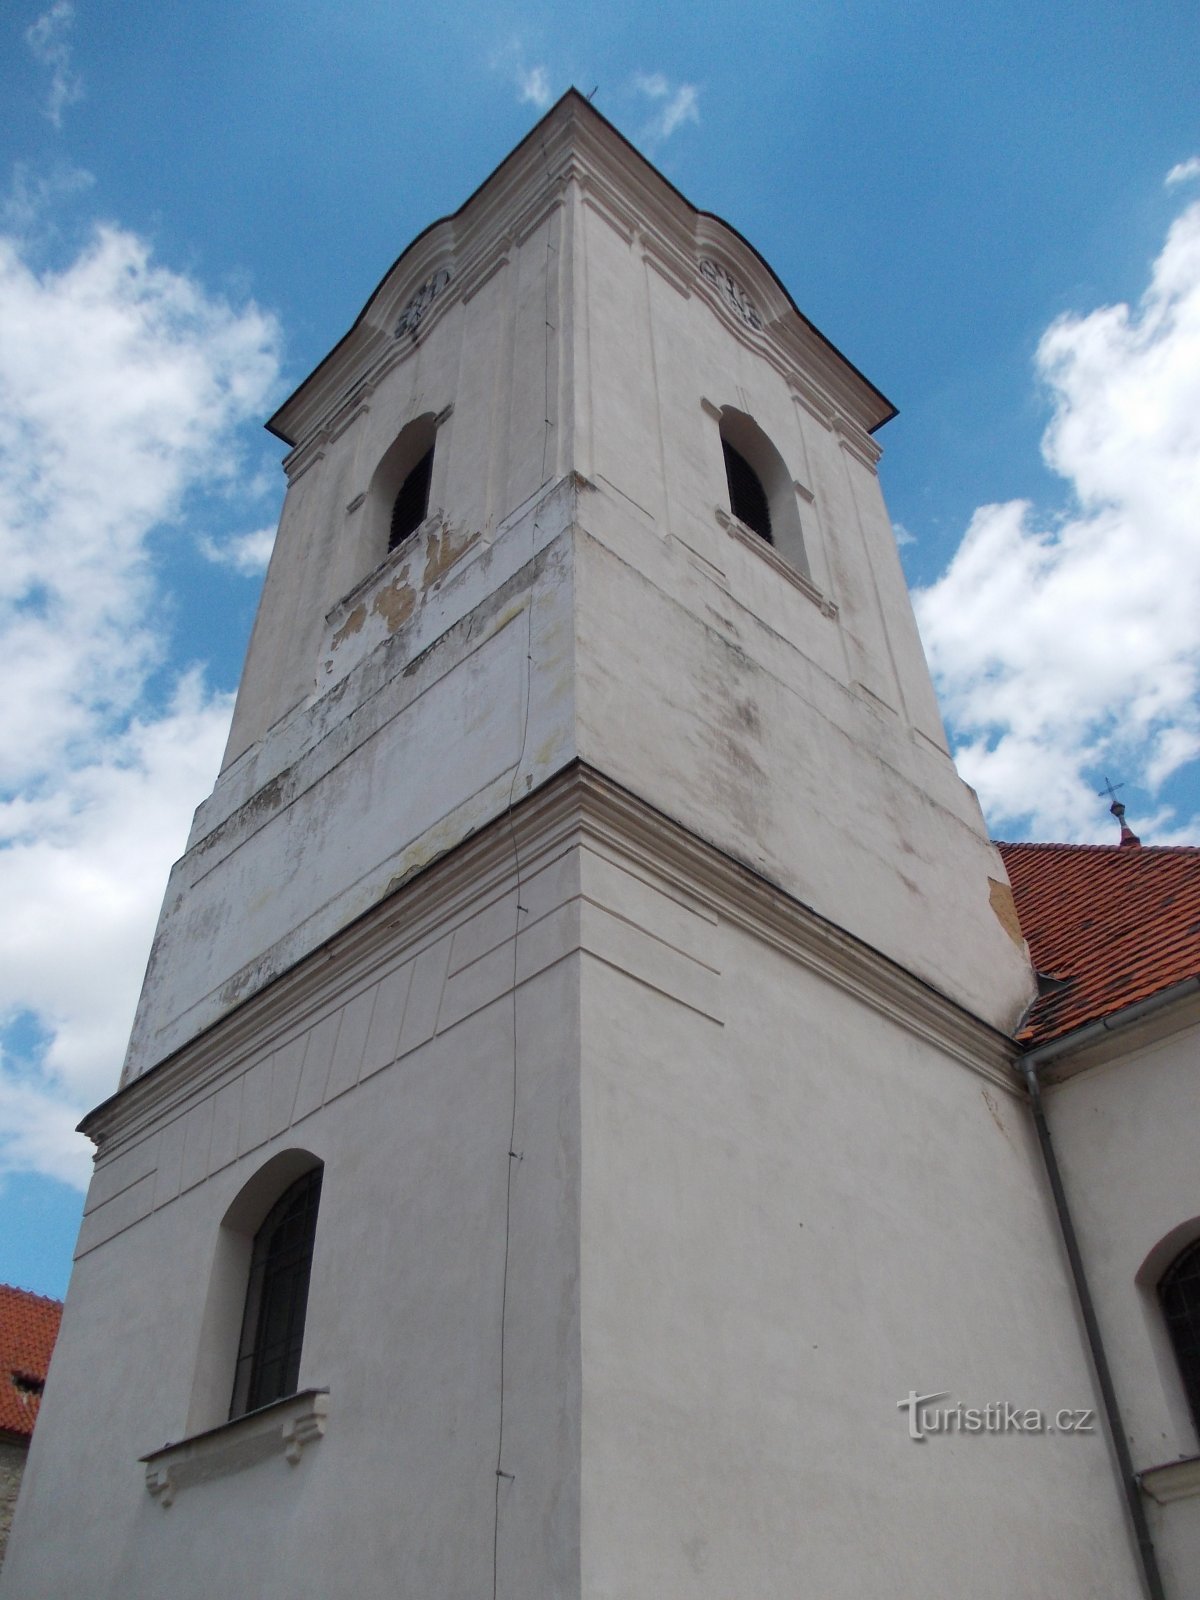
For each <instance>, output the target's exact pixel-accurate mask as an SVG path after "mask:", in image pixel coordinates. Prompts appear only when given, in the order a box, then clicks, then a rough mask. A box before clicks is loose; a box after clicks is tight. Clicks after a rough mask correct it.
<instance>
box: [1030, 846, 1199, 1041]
mask: <svg viewBox="0 0 1200 1600" xmlns="http://www.w3.org/2000/svg"><path fill="white" fill-rule="evenodd" d="M999 849H1000V854H1001V855H1002V856H1003V857H1004V864H1005V866H1006V867H1007V868H1008V876H1009V881H1010V882H1011V883H1012V889H1013V897H1014V899H1015V900H1016V903H1017V914H1018V915H1019V917H1020V919H1021V930H1022V932H1023V933H1024V935H1025V938H1026V939H1027V940H1028V943H1029V953H1030V955H1031V956H1032V958H1033V964H1034V966H1035V967H1036V968H1037V970H1038V972H1039V973H1042V974H1043V975H1045V976H1046V977H1049V978H1051V979H1058V980H1060V984H1057V985H1054V986H1052V987H1050V990H1049V992H1048V993H1046V994H1043V995H1041V996H1040V997H1039V999H1038V1000H1037V1001H1036V1002H1035V1003H1034V1006H1033V1008H1032V1010H1031V1012H1030V1014H1029V1016H1028V1017H1027V1018H1026V1022H1025V1025H1024V1027H1022V1028H1021V1029H1020V1031H1019V1032H1018V1034H1017V1037H1018V1039H1020V1040H1022V1041H1023V1042H1035V1043H1039V1044H1041V1043H1045V1042H1046V1041H1047V1040H1049V1039H1056V1038H1058V1037H1060V1036H1061V1035H1062V1034H1064V1033H1069V1032H1071V1031H1072V1029H1074V1028H1079V1027H1082V1026H1083V1025H1084V1024H1085V1023H1088V1022H1093V1021H1096V1020H1097V1019H1098V1018H1100V1017H1105V1016H1109V1015H1111V1013H1113V1012H1115V1011H1120V1010H1122V1009H1123V1008H1124V1007H1125V1006H1129V1005H1133V1004H1134V1003H1135V1002H1137V1001H1139V1000H1146V999H1148V998H1149V997H1150V996H1151V995H1154V994H1158V993H1160V992H1161V991H1162V990H1164V989H1169V988H1171V987H1172V986H1173V985H1174V984H1177V983H1181V982H1182V981H1183V980H1184V979H1185V978H1191V977H1195V976H1197V975H1200V849H1198V848H1195V847H1193V846H1143V847H1141V848H1136V847H1135V848H1130V847H1128V846H1121V845H1078V844H1001V845H1000V846H999Z"/></svg>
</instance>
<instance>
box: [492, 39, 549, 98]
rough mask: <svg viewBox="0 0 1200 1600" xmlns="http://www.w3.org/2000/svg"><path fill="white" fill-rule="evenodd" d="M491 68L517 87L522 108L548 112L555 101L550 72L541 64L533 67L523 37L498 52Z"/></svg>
mask: <svg viewBox="0 0 1200 1600" xmlns="http://www.w3.org/2000/svg"><path fill="white" fill-rule="evenodd" d="M489 64H490V66H491V69H492V71H493V72H498V73H500V74H502V75H503V76H504V77H505V78H507V79H508V80H509V82H510V83H511V84H512V85H513V87H514V88H515V89H516V91H517V101H518V103H519V104H520V105H531V106H534V107H536V109H537V110H538V111H544V110H545V109H546V107H547V106H548V105H549V104H550V102H551V100H552V99H553V98H554V95H553V91H552V90H551V88H550V73H549V70H548V69H547V68H546V67H545V66H544V65H543V64H542V63H541V62H537V63H535V64H534V65H533V66H530V65H529V58H528V53H527V51H526V48H525V43H524V40H523V39H522V38H521V37H520V36H519V35H515V36H514V37H512V38H511V39H509V40H508V42H507V43H506V44H503V45H501V46H500V48H499V49H497V50H494V51H493V52H492V57H491V61H490V63H489Z"/></svg>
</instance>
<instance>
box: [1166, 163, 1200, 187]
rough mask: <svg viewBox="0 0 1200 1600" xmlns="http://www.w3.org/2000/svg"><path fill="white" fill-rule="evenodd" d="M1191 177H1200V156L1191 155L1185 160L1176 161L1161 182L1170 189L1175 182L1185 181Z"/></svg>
mask: <svg viewBox="0 0 1200 1600" xmlns="http://www.w3.org/2000/svg"><path fill="white" fill-rule="evenodd" d="M1192 178H1200V156H1191V157H1189V158H1188V160H1187V161H1179V162H1176V164H1175V165H1174V166H1173V167H1172V168H1171V170H1170V172H1168V173H1167V175H1166V177H1165V178H1164V179H1163V182H1164V183H1165V184H1166V186H1167V188H1168V189H1172V188H1174V186H1175V185H1176V184H1177V183H1187V182H1188V181H1189V180H1190V179H1192Z"/></svg>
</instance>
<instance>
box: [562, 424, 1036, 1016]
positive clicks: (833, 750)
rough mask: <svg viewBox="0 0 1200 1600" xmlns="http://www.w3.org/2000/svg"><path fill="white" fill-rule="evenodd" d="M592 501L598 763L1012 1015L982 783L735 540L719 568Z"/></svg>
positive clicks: (580, 699) (592, 701)
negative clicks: (851, 666) (831, 659)
mask: <svg viewBox="0 0 1200 1600" xmlns="http://www.w3.org/2000/svg"><path fill="white" fill-rule="evenodd" d="M717 453H718V458H719V450H718V452H717ZM580 510H581V524H582V528H581V531H580V533H579V535H578V548H577V555H576V587H577V593H578V596H579V599H578V606H579V615H578V623H577V627H578V643H577V660H578V683H577V688H576V705H577V714H578V723H579V733H578V740H579V750H580V754H581V755H582V756H583V757H584V759H585V760H588V761H590V762H592V763H593V764H594V765H596V766H598V767H600V768H601V769H602V770H604V771H606V772H608V773H611V774H612V775H613V776H614V777H615V778H617V779H618V780H619V781H620V782H621V783H623V784H625V785H626V786H627V787H629V788H631V789H632V790H634V791H635V792H636V793H638V794H640V795H643V796H645V797H646V798H647V799H649V800H651V801H652V802H653V803H655V804H656V805H658V806H660V807H661V808H662V809H663V810H664V811H667V812H669V813H670V814H671V815H673V816H676V817H678V818H679V819H680V820H681V821H683V822H684V824H685V825H686V826H688V827H690V828H692V829H693V830H694V831H696V832H697V833H699V834H700V835H701V836H702V837H704V838H707V839H711V840H713V841H714V842H716V843H717V844H719V845H720V846H721V847H722V848H723V849H725V850H727V851H729V852H730V853H731V854H733V855H735V856H737V857H738V858H739V859H740V860H743V861H745V862H746V863H747V864H748V865H750V866H751V867H753V868H754V869H755V870H756V871H759V872H762V873H764V874H765V875H766V876H767V877H769V878H770V879H772V880H773V881H774V882H776V883H779V884H780V885H781V886H783V887H784V888H785V889H787V890H788V892H790V893H792V894H794V895H796V896H797V897H798V898H800V899H801V900H803V901H805V902H806V903H807V904H809V905H811V906H813V908H814V909H815V910H817V911H819V912H820V913H821V914H822V915H823V916H825V917H828V918H829V919H830V920H832V921H833V922H835V923H836V924H837V925H838V926H840V927H843V928H846V929H847V930H849V931H850V932H852V933H854V934H855V935H857V936H858V937H859V938H862V939H865V940H866V941H867V942H868V943H870V944H872V945H874V946H875V947H876V948H877V949H879V950H882V951H884V952H885V953H886V954H888V955H890V956H891V957H892V958H893V959H894V960H896V961H899V962H900V963H902V964H903V965H904V966H906V967H908V968H909V969H910V970H911V971H913V972H916V973H918V974H919V975H920V976H921V977H923V978H924V979H925V980H926V981H928V982H930V983H932V984H933V985H934V986H935V987H936V988H938V989H940V990H941V991H942V992H944V993H946V994H948V995H951V996H952V997H954V998H955V999H957V1000H958V1001H960V1003H962V1004H964V1005H966V1006H968V1007H969V1008H970V1009H971V1010H973V1011H975V1012H976V1014H977V1015H979V1016H982V1017H984V1018H985V1019H986V1020H988V1021H989V1022H991V1023H992V1024H993V1025H994V1026H996V1027H1000V1028H1007V1027H1008V1026H1010V1025H1011V1023H1012V1022H1013V1020H1014V1018H1015V1016H1016V1015H1017V1014H1018V1012H1019V1009H1020V1007H1021V1006H1022V1005H1023V1003H1024V1000H1025V997H1026V994H1027V991H1028V988H1029V985H1030V982H1031V979H1030V973H1029V967H1028V962H1027V959H1026V957H1025V952H1024V949H1023V946H1022V945H1020V944H1017V943H1014V941H1013V940H1012V938H1011V936H1010V935H1009V934H1008V933H1007V932H1006V931H1005V929H1004V927H1003V926H1002V924H1001V922H1000V920H999V918H998V917H997V915H996V913H995V912H994V910H993V908H992V901H991V896H992V893H993V884H995V883H999V884H1006V882H1007V880H1006V878H1005V875H1004V871H1003V867H1002V866H1001V864H1000V862H999V860H998V857H997V855H996V852H995V851H994V849H993V848H992V846H991V845H990V843H989V842H988V840H987V838H986V835H985V833H984V829H983V824H982V818H981V817H980V815H979V810H978V806H977V804H976V801H975V797H974V795H973V793H972V792H971V791H970V790H969V789H967V787H966V786H965V785H964V784H963V783H962V782H961V780H960V779H959V778H958V776H957V774H956V773H955V771H954V768H953V766H952V765H951V763H950V761H949V758H948V757H947V756H945V755H944V754H942V753H941V752H940V751H939V750H937V749H935V748H934V747H933V745H932V744H931V743H930V742H929V741H928V740H927V739H925V738H924V737H923V736H922V735H921V734H920V733H919V731H916V730H914V729H913V728H912V727H911V726H910V725H908V724H907V723H906V722H905V721H904V720H903V719H902V718H901V717H900V716H899V715H898V714H896V713H895V712H893V711H891V710H889V709H888V708H886V707H884V706H882V705H881V704H879V703H878V702H876V701H875V700H874V699H873V698H871V697H864V696H863V695H861V694H860V693H858V692H856V690H855V688H854V686H853V685H850V684H847V683H846V682H844V681H843V680H841V679H839V677H838V676H837V675H836V674H835V673H834V672H832V671H830V670H829V669H828V666H827V665H823V664H822V661H821V657H822V655H823V654H825V655H829V656H832V655H834V654H835V653H836V650H837V641H836V632H837V623H836V621H834V620H832V619H830V618H828V617H825V616H823V615H822V614H821V612H820V610H819V609H818V608H817V607H816V606H815V605H813V603H812V602H811V601H810V600H809V599H808V598H807V597H806V596H805V595H803V594H802V593H800V592H799V591H798V590H796V589H795V588H793V587H792V586H791V585H789V584H787V583H786V582H785V581H783V580H780V579H779V578H778V577H777V575H776V574H775V573H774V572H773V571H772V570H771V569H769V568H766V567H764V566H763V564H762V563H761V561H760V559H759V557H758V556H757V555H756V554H755V553H754V552H753V551H752V550H748V549H746V548H745V547H744V546H743V545H742V544H741V543H740V542H737V541H735V540H733V539H731V538H730V537H729V536H728V535H727V534H721V537H722V538H723V539H724V541H725V549H724V550H723V551H722V552H721V557H722V559H723V561H724V562H725V572H724V573H723V574H722V577H721V578H720V579H718V578H716V577H714V576H713V575H712V573H711V572H709V571H708V570H705V569H704V568H700V567H697V565H696V564H695V563H694V562H693V561H692V560H691V559H690V557H689V554H688V552H687V550H686V549H685V548H684V546H683V545H682V543H681V542H680V541H663V540H659V539H657V538H656V537H655V533H654V531H653V530H652V529H650V528H648V527H647V526H646V525H645V524H639V523H638V522H637V520H636V519H635V518H633V517H632V516H629V515H627V514H626V513H625V510H624V507H621V506H618V505H617V503H616V501H615V497H613V496H611V495H608V496H606V495H605V494H604V493H603V492H602V491H600V492H597V493H595V494H592V495H589V496H584V497H583V499H582V500H581V506H580ZM718 532H720V530H718ZM766 588H773V589H774V590H775V591H776V592H775V593H774V594H773V595H772V596H771V601H772V603H773V609H774V611H775V613H776V615H775V618H774V621H773V622H772V621H770V620H767V617H766V616H764V613H767V615H768V616H769V615H770V610H771V607H769V606H768V604H767V602H766V600H765V599H762V598H761V596H762V591H763V590H764V589H766Z"/></svg>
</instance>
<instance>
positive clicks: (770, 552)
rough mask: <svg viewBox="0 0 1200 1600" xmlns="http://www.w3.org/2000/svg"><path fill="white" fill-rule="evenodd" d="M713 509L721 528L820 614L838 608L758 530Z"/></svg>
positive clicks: (831, 613)
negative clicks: (757, 531)
mask: <svg viewBox="0 0 1200 1600" xmlns="http://www.w3.org/2000/svg"><path fill="white" fill-rule="evenodd" d="M716 511H717V521H718V522H719V523H720V524H721V526H722V527H723V528H724V529H725V532H726V533H728V534H731V535H732V536H733V537H734V538H735V539H737V540H738V541H739V542H740V543H742V544H744V545H745V546H746V548H747V549H749V550H753V551H754V553H755V555H756V556H758V558H759V560H761V561H765V562H766V563H767V565H768V566H769V567H772V568H774V570H775V571H776V572H777V573H778V574H779V576H780V577H781V578H786V579H787V581H788V582H789V583H790V584H792V585H793V586H794V587H795V588H797V589H799V591H800V593H801V594H802V595H803V596H804V598H805V599H806V600H811V601H812V603H813V605H815V606H816V607H817V609H818V611H820V613H821V615H822V616H824V617H836V616H837V613H838V608H837V606H836V605H835V604H834V602H833V601H832V600H830V599H829V597H828V596H827V595H823V594H822V593H821V591H820V589H818V588H817V586H816V584H815V583H814V582H813V581H812V579H811V578H810V577H808V576H807V575H806V574H805V573H803V572H801V571H799V569H798V568H796V567H793V566H792V565H791V563H790V562H787V561H785V560H784V559H783V557H782V556H781V555H780V554H779V552H778V551H777V550H776V549H775V546H774V545H771V544H768V543H767V541H766V540H765V539H764V538H763V537H762V536H761V534H757V533H755V531H754V529H753V528H748V527H747V526H746V524H745V523H744V522H742V521H740V520H739V519H738V518H737V517H731V516H730V514H729V512H728V511H726V510H725V508H724V506H718V507H717V508H716Z"/></svg>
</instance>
